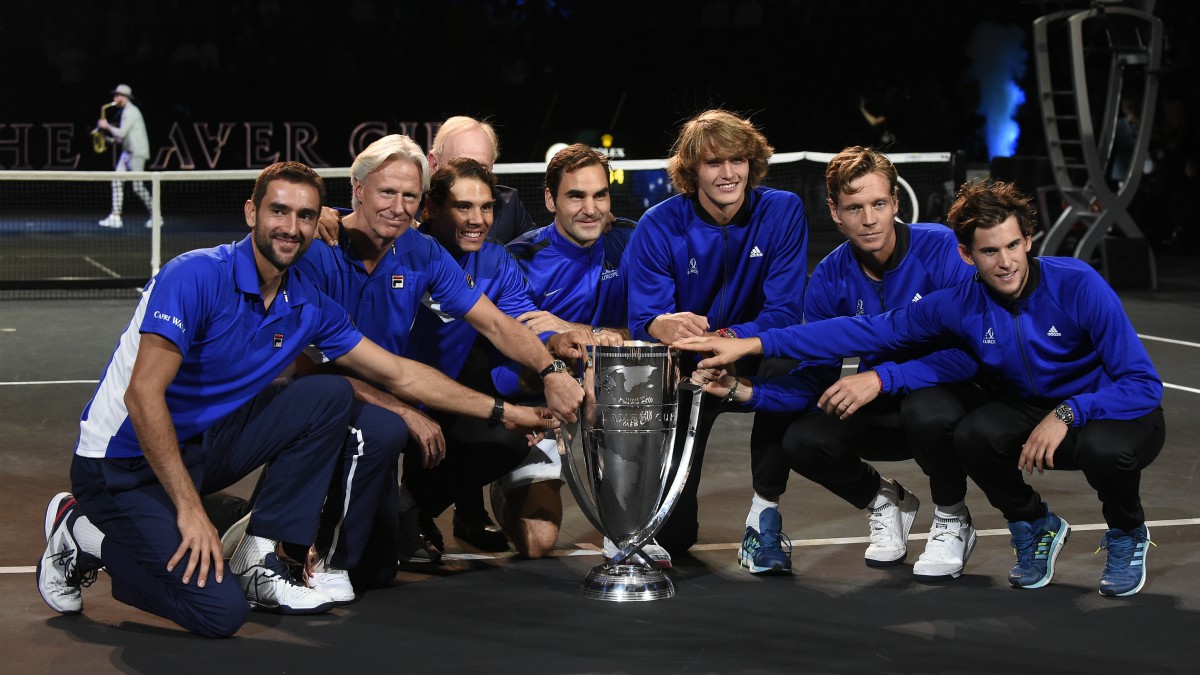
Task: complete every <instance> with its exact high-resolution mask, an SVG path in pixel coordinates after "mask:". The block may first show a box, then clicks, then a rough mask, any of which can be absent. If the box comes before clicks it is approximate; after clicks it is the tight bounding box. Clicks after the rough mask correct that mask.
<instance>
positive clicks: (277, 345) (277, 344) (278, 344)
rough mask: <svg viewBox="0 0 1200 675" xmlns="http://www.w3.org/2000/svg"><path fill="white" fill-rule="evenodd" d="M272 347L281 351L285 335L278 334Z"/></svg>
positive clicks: (272, 342)
mask: <svg viewBox="0 0 1200 675" xmlns="http://www.w3.org/2000/svg"><path fill="white" fill-rule="evenodd" d="M271 345H272V346H274V347H275V349H279V348H280V347H282V346H283V333H276V334H275V337H274V338H273V339H272V340H271Z"/></svg>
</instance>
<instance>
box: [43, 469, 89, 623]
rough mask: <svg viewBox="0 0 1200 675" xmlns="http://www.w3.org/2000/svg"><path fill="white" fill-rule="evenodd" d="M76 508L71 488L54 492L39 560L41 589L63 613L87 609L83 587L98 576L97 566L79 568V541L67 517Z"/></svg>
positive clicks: (47, 513) (50, 602) (44, 597)
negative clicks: (95, 567) (82, 570)
mask: <svg viewBox="0 0 1200 675" xmlns="http://www.w3.org/2000/svg"><path fill="white" fill-rule="evenodd" d="M74 508H75V497H74V496H73V495H71V493H70V492H60V493H58V494H56V495H54V498H53V499H51V500H50V504H49V506H47V507H46V525H45V530H46V552H45V553H43V554H42V559H41V560H39V561H38V564H37V585H38V593H40V594H41V595H42V600H45V601H46V604H47V605H49V606H50V609H53V610H54V611H56V612H58V613H60V614H78V613H80V612H82V611H83V587H84V586H89V585H91V583H92V581H94V580H95V579H96V570H94V569H93V570H90V571H87V572H82V573H81V571H80V569H79V555H80V553H82V551H80V550H79V544H78V543H77V542H76V541H75V537H74V536H72V535H71V528H70V527H68V526H67V517H68V516H70V515H71V511H73V510H74Z"/></svg>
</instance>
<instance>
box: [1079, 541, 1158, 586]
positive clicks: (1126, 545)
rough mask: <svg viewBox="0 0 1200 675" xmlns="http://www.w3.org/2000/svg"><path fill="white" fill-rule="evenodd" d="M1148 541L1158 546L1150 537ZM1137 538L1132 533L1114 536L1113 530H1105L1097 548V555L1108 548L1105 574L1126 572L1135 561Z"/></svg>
mask: <svg viewBox="0 0 1200 675" xmlns="http://www.w3.org/2000/svg"><path fill="white" fill-rule="evenodd" d="M1146 543H1147V544H1150V545H1151V546H1158V544H1155V543H1154V542H1153V541H1150V539H1149V538H1147V539H1146ZM1137 545H1138V542H1137V538H1136V537H1135V536H1134V535H1132V534H1130V535H1124V536H1113V535H1112V532H1111V531H1109V532H1105V533H1104V536H1103V537H1101V538H1100V547H1099V548H1097V549H1096V551H1095V553H1093V554H1092V555H1096V553H1099V552H1100V551H1101V550H1104V549H1107V550H1108V560H1106V561H1104V574H1105V575H1106V576H1107V575H1110V574H1119V573H1121V572H1124V571H1125V570H1126V569H1128V568H1129V566H1130V565H1131V564H1132V563H1133V554H1134V553H1135V552H1137Z"/></svg>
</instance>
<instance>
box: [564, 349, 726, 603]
mask: <svg viewBox="0 0 1200 675" xmlns="http://www.w3.org/2000/svg"><path fill="white" fill-rule="evenodd" d="M575 372H576V373H579V374H581V380H582V384H583V391H584V398H583V404H582V405H581V406H580V408H579V412H578V414H577V418H578V421H577V422H576V423H575V424H570V425H564V427H563V429H561V430H560V432H559V435H558V444H559V453H560V454H561V455H562V456H563V467H564V469H565V471H564V474H565V476H566V479H567V484H568V485H569V486H570V488H571V492H572V494H574V495H575V501H576V502H578V504H579V508H580V510H581V511H583V514H584V515H585V516H586V517H587V519H588V520H589V521H591V523H592V525H594V526H595V527H596V529H598V530H600V532H602V533H603V534H604V535H605V536H606V537H608V538H609V539H610V540H612V541H613V543H615V544H616V546H617V549H618V550H617V553H616V555H615V556H613V558H612V560H611V561H610V562H607V563H605V564H603V565H600V566H597V567H596V568H594V569H593V570H592V571H591V572H590V573H589V574H588V576H587V578H586V579H585V580H584V582H583V594H584V597H587V598H592V599H597V600H609V601H614V602H633V601H646V600H660V599H663V598H670V597H672V596H674V595H675V587H674V585H673V584H672V583H671V580H670V579H669V578H668V577H667V575H666V574H664V573H663V572H662V571H661V570H658V569H655V568H654V566H653V562H652V561H651V560H650V559H649V558H648V557H647V556H646V555H645V554H644V553H643V552H642V550H641V548H642V546H644V545H645V544H646V542H647V541H649V540H650V539H651V538H652V537H653V536H654V534H655V532H657V531H658V528H659V527H660V526H661V525H662V523H663V521H664V520H666V518H667V516H669V515H670V514H671V509H673V508H674V506H675V502H676V501H677V499H678V497H679V493H680V491H682V489H683V486H684V483H685V482H686V480H687V474H688V470H689V468H690V466H691V456H692V446H693V444H694V443H693V441H694V438H695V433H696V422H697V420H698V419H699V414H700V401H701V399H702V398H703V397H702V396H699V395H696V396H693V397H692V401H693V404H692V407H691V410H690V414H689V420H688V430H687V434H688V435H687V437H686V442H685V443H684V448H683V451H682V452H681V453H680V457H679V461H678V467H677V468H676V467H674V466H673V463H674V462H673V460H674V447H675V433H676V428H677V422H678V415H679V387H680V386H684V387H694V385H692V384H691V383H683V384H681V383H680V375H679V352H677V351H676V350H673V349H671V348H669V347H667V346H665V345H661V344H657V343H650V342H626V343H624V344H623V345H621V346H619V347H609V346H600V345H591V346H588V348H587V351H586V353H585V355H584V358H581V359H579V364H578V367H577V369H576V371H575ZM672 469H675V470H674V471H672ZM668 483H670V484H669V485H668Z"/></svg>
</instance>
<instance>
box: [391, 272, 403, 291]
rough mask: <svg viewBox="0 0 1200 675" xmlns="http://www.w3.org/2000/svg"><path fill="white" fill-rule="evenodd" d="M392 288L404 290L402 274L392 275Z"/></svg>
mask: <svg viewBox="0 0 1200 675" xmlns="http://www.w3.org/2000/svg"><path fill="white" fill-rule="evenodd" d="M392 288H404V275H403V274H393V275H392Z"/></svg>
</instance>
